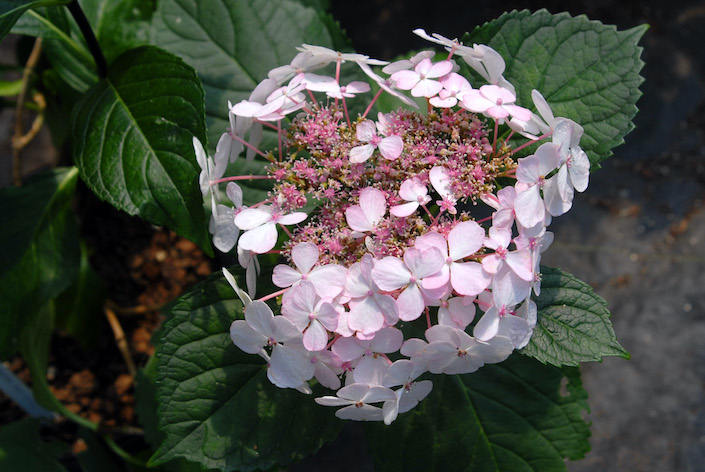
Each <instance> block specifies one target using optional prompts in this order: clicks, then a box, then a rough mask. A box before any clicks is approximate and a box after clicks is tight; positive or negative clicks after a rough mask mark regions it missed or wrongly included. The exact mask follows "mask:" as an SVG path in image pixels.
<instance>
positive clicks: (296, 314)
mask: <svg viewBox="0 0 705 472" xmlns="http://www.w3.org/2000/svg"><path fill="white" fill-rule="evenodd" d="M415 33H416V34H418V35H419V36H421V37H424V38H426V39H428V40H430V41H432V42H434V43H436V44H440V45H441V46H443V47H444V48H445V49H446V50H447V52H448V54H447V56H446V57H445V58H444V59H442V60H440V61H437V62H433V57H434V55H435V53H434V52H433V51H424V52H421V53H419V54H417V55H416V56H414V57H412V58H411V59H409V60H404V61H398V62H395V63H392V64H387V63H384V62H382V61H377V60H373V59H370V58H368V57H367V56H363V55H360V54H343V53H338V52H336V51H331V50H329V49H326V48H322V47H318V46H308V45H304V46H302V48H301V52H300V53H299V54H298V55H297V56H296V57H295V58H294V59H293V60H292V62H291V64H289V65H286V66H282V67H278V68H276V69H274V70H272V71H271V72H270V74H269V77H268V78H267V79H265V80H263V81H262V82H261V83H260V84H259V85H258V86H257V88H256V89H255V90H254V91H253V92H252V95H251V96H250V99H249V100H245V101H242V102H240V103H237V104H235V105H230V118H231V119H230V121H231V129H230V130H228V132H226V133H224V134H223V136H222V137H221V139H220V141H219V142H218V146H217V148H216V153H215V156H214V158H210V157H208V156H206V154H205V151H204V150H203V148H202V147H201V145H200V143H198V141H194V146H195V149H196V154H197V158H198V162H199V164H200V165H201V168H202V169H203V172H202V174H201V178H200V184H201V189H202V191H203V194H204V197H205V201H206V203H207V204H210V206H211V211H212V219H211V225H210V230H211V232H212V233H213V242H214V245H215V246H216V248H218V249H219V250H221V251H223V252H228V251H231V250H233V249H235V248H236V250H237V254H238V260H239V262H240V264H241V265H242V266H243V268H244V269H245V270H246V274H247V275H246V281H247V291H244V290H242V289H241V288H240V287H238V286H237V284H236V283H235V279H234V278H233V277H232V275H231V274H230V273H229V272H228V271H227V270H225V269H223V271H224V274H225V276H226V278H227V279H228V281H229V282H230V283H231V285H232V286H233V288H234V289H235V291H236V293H237V294H238V296H239V297H240V298H241V299H242V301H243V304H244V305H245V309H244V319H242V320H237V321H234V322H233V323H232V326H231V329H230V335H231V338H232V340H233V342H234V343H235V345H236V346H238V347H239V348H240V349H242V350H243V351H245V352H247V353H250V354H257V355H260V356H261V357H263V358H264V359H265V360H266V362H267V375H268V377H269V379H270V380H271V382H272V383H273V384H275V385H277V386H279V387H282V388H295V389H298V390H300V391H302V392H305V393H311V388H310V387H309V381H311V380H312V379H314V378H315V379H316V380H317V381H318V383H320V384H321V385H323V386H325V387H327V388H329V389H331V390H333V391H336V394H335V395H330V396H323V397H320V398H316V402H318V403H319V404H321V405H328V406H337V407H342V408H340V409H339V410H337V412H336V415H337V416H338V417H340V418H343V419H353V420H382V421H384V422H385V423H387V424H389V423H391V422H392V421H394V419H395V418H396V417H397V415H398V414H399V413H404V412H406V411H408V410H410V409H412V408H414V407H415V406H416V405H417V404H418V402H419V401H421V400H423V399H424V398H425V397H426V396H427V395H428V394H429V393H430V391H431V389H432V383H431V381H430V380H427V379H423V380H420V379H419V378H420V377H421V376H422V375H424V374H425V373H427V372H430V373H431V374H467V373H471V372H474V371H476V370H477V369H479V368H480V367H482V366H483V365H484V364H491V363H497V362H501V361H503V360H504V359H506V358H507V357H508V356H509V355H510V354H511V353H512V352H513V350H515V349H521V348H522V347H524V346H526V344H527V343H528V342H529V340H530V337H531V334H532V332H533V329H534V326H535V324H536V321H537V308H536V304H535V303H534V302H533V301H532V300H531V295H532V292H533V293H536V294H538V293H539V292H540V288H541V285H540V282H541V280H540V269H539V264H540V259H541V253H542V252H543V251H545V250H546V248H547V247H548V246H549V245H550V244H551V242H552V240H553V235H552V233H550V232H548V231H547V226H548V225H549V223H550V222H551V218H552V217H554V216H558V215H561V214H563V213H565V212H566V211H567V210H569V209H570V207H571V204H572V199H573V195H574V192H575V191H578V192H581V191H583V190H585V188H586V187H587V183H588V176H589V167H590V164H589V160H588V158H587V156H586V154H585V153H584V152H583V151H582V149H581V148H580V146H579V142H580V138H581V135H582V132H583V130H582V128H581V127H580V126H579V125H578V124H576V123H575V122H573V121H571V120H569V119H567V118H556V117H554V116H553V113H552V112H551V109H550V107H549V106H548V104H547V103H546V101H545V100H544V99H543V97H542V96H541V94H540V93H539V92H537V91H534V92H533V93H532V99H533V103H534V106H535V108H536V110H537V112H538V113H539V114H538V115H537V114H535V113H533V112H531V111H530V110H528V109H526V108H522V107H520V106H518V105H516V104H515V103H516V95H515V93H514V87H513V86H512V85H511V84H510V83H509V82H508V81H507V80H506V79H505V78H504V77H503V75H502V74H503V73H504V61H503V59H502V58H501V56H500V55H499V54H497V53H496V52H495V51H494V50H492V49H491V48H489V47H487V46H484V45H473V46H472V47H469V46H465V45H462V44H460V43H459V42H458V41H457V40H449V39H447V38H444V37H442V36H440V35H436V34H434V35H428V34H426V33H425V32H424V31H423V30H417V31H415ZM458 57H459V58H461V59H462V60H463V61H464V62H465V63H466V65H467V66H469V67H471V68H472V69H474V70H475V71H477V72H478V73H479V74H480V75H481V76H482V77H483V78H484V79H485V80H486V81H487V82H488V84H485V85H482V86H480V87H479V88H473V87H472V85H471V84H470V83H469V82H468V80H467V79H466V78H465V77H463V76H462V75H460V74H459V73H458V72H459V71H460V70H461V69H460V67H459V65H458V63H457V62H456V61H455V60H454V58H458ZM346 64H348V65H349V64H352V66H354V67H359V68H361V69H362V70H363V72H365V74H367V76H369V77H370V79H371V81H372V82H374V83H376V84H377V85H378V86H379V90H378V91H377V93H376V95H375V96H374V98H373V99H372V101H371V102H370V104H369V106H368V107H367V109H366V111H365V112H364V113H363V114H361V115H359V116H358V117H357V118H356V119H354V120H351V117H350V112H349V110H348V103H347V99H351V98H353V97H354V96H355V95H356V94H360V93H366V92H369V91H370V90H371V88H370V86H369V85H368V84H367V83H363V82H351V83H349V84H347V85H341V84H342V82H341V79H340V76H341V71H342V66H343V65H346ZM329 65H330V66H331V67H335V72H334V75H331V76H328V75H320V74H314V73H313V72H312V71H314V70H318V69H322V68H324V67H326V66H329ZM382 65H384V66H385V67H384V68H383V69H382V72H383V73H386V74H388V75H389V77H388V78H386V79H385V78H382V76H380V75H378V73H377V72H375V71H374V70H373V69H372V66H382ZM403 91H409V92H410V94H411V96H412V97H416V98H418V99H421V100H423V101H424V102H425V103H426V107H427V112H426V113H421V112H418V111H415V110H409V109H404V108H400V109H398V110H396V111H393V112H390V113H387V114H384V113H379V114H378V115H377V120H376V121H373V120H371V119H369V118H368V117H367V115H368V113H369V111H370V110H371V107H372V106H373V104H374V103H375V101H376V99H377V98H378V97H379V96H380V94H381V93H385V92H386V93H387V94H391V95H392V96H393V97H396V98H397V99H399V100H401V102H402V103H404V104H406V105H408V106H411V107H415V106H416V102H415V101H413V100H412V99H411V98H409V97H408V96H407V95H405V94H404V93H403ZM316 94H318V98H316V97H317V95H316ZM321 94H324V95H323V96H322V95H321ZM294 113H296V114H297V115H296V116H295V117H293V119H292V120H291V122H290V124H289V126H288V127H287V128H286V129H283V128H282V119H283V118H284V117H285V116H288V115H292V114H294ZM500 125H501V126H505V125H506V126H508V127H509V128H510V129H511V131H510V133H509V137H507V138H505V139H501V138H500V137H499V136H500V128H499V126H500ZM264 128H270V129H272V130H275V131H277V135H278V140H279V145H278V148H276V149H274V150H273V151H270V152H268V153H265V152H263V151H261V150H260V149H259V148H258V147H259V144H260V142H261V138H262V134H263V130H264ZM492 130H493V131H492ZM517 134H519V135H522V136H525V137H526V138H527V139H528V141H527V142H526V143H525V144H522V145H520V146H518V147H515V148H514V149H512V148H511V146H510V142H509V140H510V139H511V138H512V137H514V136H516V135H517ZM539 134H540V135H539ZM540 141H545V142H543V143H542V144H540V146H538V148H537V149H536V151H535V152H534V154H532V155H529V156H527V157H524V158H519V159H517V158H516V156H515V153H516V152H517V150H519V149H521V148H524V147H526V146H528V145H530V144H532V143H535V142H540ZM513 142H514V141H512V143H513ZM243 152H246V154H248V156H249V157H250V158H252V157H254V156H255V155H256V154H257V155H260V156H262V157H263V158H265V159H267V160H268V161H269V164H268V165H267V174H266V175H261V176H233V177H223V176H224V174H225V172H226V169H227V167H228V165H229V164H230V163H232V162H234V161H235V159H237V158H238V156H239V155H240V154H242V153H243ZM247 179H267V180H270V181H271V182H272V184H273V185H272V190H271V192H270V193H269V195H268V198H267V199H266V200H264V201H261V202H259V203H257V204H255V205H253V206H251V207H249V208H247V207H245V206H244V205H243V200H242V197H243V196H242V190H241V189H240V187H239V186H238V185H237V184H236V183H235V182H234V181H237V180H247ZM225 182H227V187H226V192H225V197H223V196H222V195H221V192H220V189H219V185H220V184H221V183H225ZM228 201H229V202H230V203H228ZM224 202H225V204H224ZM312 204H313V206H314V207H315V209H314V210H311V209H310V208H311V207H312ZM483 204H484V205H483ZM483 212H484V213H483ZM476 215H477V216H476ZM280 229H281V230H282V231H283V232H284V241H285V242H284V243H283V244H282V245H281V246H280V247H279V248H278V249H277V242H278V241H279V240H280V238H281V236H282V235H280V234H279V230H280ZM272 252H274V253H277V254H280V255H281V256H282V257H283V258H284V259H285V261H286V263H282V264H280V265H277V266H276V267H275V268H274V271H273V275H272V281H273V283H274V284H275V285H276V286H277V287H279V288H280V289H281V290H279V291H276V292H274V293H270V294H265V295H264V296H262V297H261V298H260V299H256V300H253V298H254V296H255V292H256V281H257V277H258V274H259V270H260V267H259V263H258V256H259V255H261V254H265V253H272ZM280 296H281V313H280V314H274V312H273V311H272V308H271V307H270V305H268V304H267V303H266V301H267V300H271V299H274V298H277V297H280ZM414 329H416V330H417V331H418V333H419V334H421V332H422V330H424V332H423V338H421V337H413V336H414Z"/></svg>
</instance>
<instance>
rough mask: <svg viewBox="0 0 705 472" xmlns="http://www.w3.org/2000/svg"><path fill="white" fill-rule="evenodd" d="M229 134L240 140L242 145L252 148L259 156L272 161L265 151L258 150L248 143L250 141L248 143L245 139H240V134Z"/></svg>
mask: <svg viewBox="0 0 705 472" xmlns="http://www.w3.org/2000/svg"><path fill="white" fill-rule="evenodd" d="M230 136H232V138H233V139H234V140H235V141H239V142H241V143H242V144H244V145H245V146H247V147H248V148H250V149H252V150H253V151H255V152H256V153H257V154H259V155H260V156H262V157H264V158H265V159H267V160H268V161H270V162H274V161H273V160H272V158H271V157H269V156H268V155H266V154H265V153H263V152H262V151H260V150H259V149H257V148H256V147H254V146H253V145H252V144H250V143H248V142H247V141H245V140H244V139H242V138H241V137H240V136H238V135H236V134H231V135H230Z"/></svg>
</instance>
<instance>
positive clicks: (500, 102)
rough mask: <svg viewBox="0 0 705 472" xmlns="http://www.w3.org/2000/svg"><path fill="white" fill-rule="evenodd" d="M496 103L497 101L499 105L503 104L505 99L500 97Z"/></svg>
mask: <svg viewBox="0 0 705 472" xmlns="http://www.w3.org/2000/svg"><path fill="white" fill-rule="evenodd" d="M496 103H497V105H502V104H503V103H504V100H502V99H501V98H498V99H497V102H496Z"/></svg>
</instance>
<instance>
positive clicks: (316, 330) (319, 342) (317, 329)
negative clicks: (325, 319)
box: [303, 320, 328, 352]
mask: <svg viewBox="0 0 705 472" xmlns="http://www.w3.org/2000/svg"><path fill="white" fill-rule="evenodd" d="M303 342H304V347H305V348H306V349H307V350H309V351H312V352H313V351H320V350H322V349H325V348H326V344H328V331H326V329H325V328H324V327H323V325H322V324H321V323H319V322H318V321H316V320H313V321H311V324H310V325H309V326H308V329H307V330H306V331H305V332H304V337H303Z"/></svg>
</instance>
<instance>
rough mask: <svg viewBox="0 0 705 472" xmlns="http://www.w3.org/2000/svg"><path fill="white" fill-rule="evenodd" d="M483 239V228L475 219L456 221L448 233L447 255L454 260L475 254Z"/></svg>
mask: <svg viewBox="0 0 705 472" xmlns="http://www.w3.org/2000/svg"><path fill="white" fill-rule="evenodd" d="M484 240H485V230H484V229H483V228H482V226H480V225H479V224H477V222H475V221H463V222H461V223H458V224H457V225H456V226H455V228H453V230H452V231H451V232H450V233H449V234H448V247H449V256H450V258H451V259H453V260H454V261H457V260H459V259H463V258H465V257H468V256H471V255H473V254H475V253H476V252H477V251H478V250H480V248H481V247H482V243H483V242H484Z"/></svg>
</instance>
